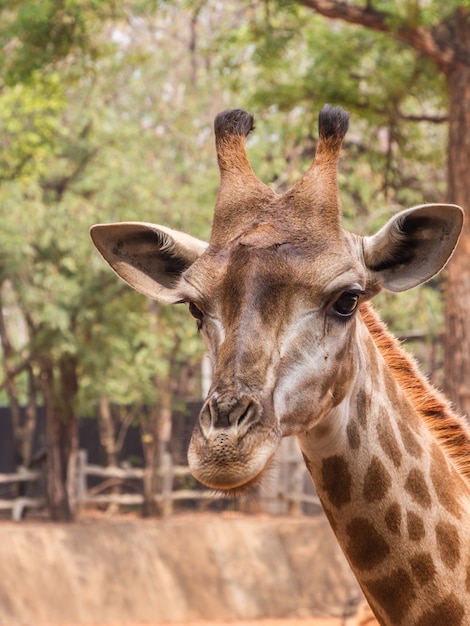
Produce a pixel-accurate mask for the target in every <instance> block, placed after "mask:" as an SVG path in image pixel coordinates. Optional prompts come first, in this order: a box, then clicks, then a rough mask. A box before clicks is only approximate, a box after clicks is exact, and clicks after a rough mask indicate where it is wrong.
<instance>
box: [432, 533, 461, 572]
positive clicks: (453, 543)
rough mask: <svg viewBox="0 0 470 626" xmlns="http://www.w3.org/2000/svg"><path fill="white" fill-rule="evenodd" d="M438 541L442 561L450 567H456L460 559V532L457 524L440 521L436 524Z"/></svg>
mask: <svg viewBox="0 0 470 626" xmlns="http://www.w3.org/2000/svg"><path fill="white" fill-rule="evenodd" d="M436 541H437V549H438V550H439V555H440V557H441V560H442V562H443V563H444V565H446V567H448V568H449V569H454V568H455V566H456V565H457V563H458V562H459V560H460V540H459V533H458V531H457V529H456V528H455V526H453V525H452V524H449V523H448V522H439V524H437V525H436Z"/></svg>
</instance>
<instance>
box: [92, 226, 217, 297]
mask: <svg viewBox="0 0 470 626" xmlns="http://www.w3.org/2000/svg"><path fill="white" fill-rule="evenodd" d="M90 235H91V238H92V240H93V243H94V244H95V246H96V247H97V248H98V250H99V252H100V254H101V255H102V256H103V258H104V259H105V261H107V262H108V263H109V265H110V266H111V267H112V269H113V270H114V271H115V272H116V274H117V275H118V276H120V277H121V278H122V279H123V280H124V281H125V282H126V283H127V284H128V285H130V286H131V287H133V288H134V289H136V290H137V291H140V293H143V294H144V295H146V296H149V297H150V298H153V299H154V300H159V301H160V302H165V303H167V304H173V303H175V302H178V301H179V300H180V299H181V295H180V293H179V289H178V285H179V279H180V276H181V274H182V273H183V272H184V271H185V270H186V269H187V268H188V267H189V266H190V265H192V264H193V263H194V261H196V259H198V258H199V257H200V256H201V254H202V253H203V252H204V250H205V249H206V248H207V245H208V244H207V243H205V242H204V241H201V240H200V239H196V237H192V236H191V235H187V234H185V233H182V232H179V231H176V230H172V229H171V228H166V227H165V226H159V225H157V224H147V223H144V222H120V223H117V224H97V225H95V226H92V227H91V229H90Z"/></svg>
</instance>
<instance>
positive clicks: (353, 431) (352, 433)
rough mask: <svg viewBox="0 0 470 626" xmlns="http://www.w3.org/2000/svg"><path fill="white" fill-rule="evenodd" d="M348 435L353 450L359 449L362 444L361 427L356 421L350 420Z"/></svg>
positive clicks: (347, 428) (347, 429)
mask: <svg viewBox="0 0 470 626" xmlns="http://www.w3.org/2000/svg"><path fill="white" fill-rule="evenodd" d="M346 435H347V437H348V443H349V447H350V448H351V449H352V450H357V449H358V448H359V446H360V445H361V435H360V434H359V428H358V427H357V424H356V422H349V424H348V425H347V427H346Z"/></svg>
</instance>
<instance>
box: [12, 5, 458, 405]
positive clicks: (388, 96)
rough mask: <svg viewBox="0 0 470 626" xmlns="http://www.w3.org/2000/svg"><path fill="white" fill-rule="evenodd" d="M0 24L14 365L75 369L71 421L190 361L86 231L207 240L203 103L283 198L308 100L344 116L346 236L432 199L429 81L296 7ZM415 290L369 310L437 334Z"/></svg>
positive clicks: (304, 156) (209, 170) (176, 321)
mask: <svg viewBox="0 0 470 626" xmlns="http://www.w3.org/2000/svg"><path fill="white" fill-rule="evenodd" d="M386 4H387V6H385V5H386ZM408 4H409V3H408ZM383 5H384V9H386V8H387V7H388V6H389V7H390V11H391V12H392V11H394V13H393V14H394V15H395V16H396V24H397V27H398V26H399V24H400V23H401V22H402V21H403V20H404V19H407V20H408V19H412V18H413V19H420V20H422V21H423V23H429V24H432V23H434V21H435V20H436V15H437V13H436V7H437V3H434V2H430V3H426V7H425V8H423V9H422V10H421V11H420V12H419V15H417V16H416V15H414V16H412V15H411V13H410V11H411V8H410V9H408V8H407V3H404V2H400V3H383ZM450 5H452V7H451V6H450ZM395 7H396V8H397V12H395ZM446 7H447V5H446ZM157 8H158V11H156V9H157ZM454 9H455V3H449V11H450V10H454ZM446 11H447V8H446ZM0 15H1V16H2V18H3V22H2V26H1V27H0V41H1V42H2V44H3V49H4V50H5V54H4V56H3V59H2V61H1V64H0V84H1V86H2V89H1V91H0V120H1V121H0V138H1V140H2V145H3V146H4V151H3V153H2V156H1V158H0V180H1V181H3V185H2V187H1V188H0V211H1V213H2V232H0V250H1V259H2V264H1V265H0V268H1V274H0V277H1V282H2V284H3V285H5V284H6V283H8V284H11V285H12V286H13V289H14V293H15V297H14V298H13V302H14V306H15V307H16V308H17V309H18V310H20V311H21V312H22V316H23V318H24V320H25V324H26V326H27V328H28V329H29V330H28V332H27V333H26V337H25V339H24V342H25V344H26V348H25V350H24V351H23V354H25V353H29V354H31V355H33V356H35V357H36V358H37V357H38V356H40V355H41V354H47V355H49V356H51V357H52V358H53V359H54V360H56V361H57V360H59V359H60V358H61V356H63V355H73V356H75V357H76V358H77V359H78V364H79V365H78V371H79V377H80V394H79V395H80V397H79V401H80V403H81V407H82V408H83V409H84V410H86V411H90V410H91V407H92V406H93V404H94V403H95V402H96V400H97V398H98V397H99V396H100V395H101V394H105V395H107V396H109V397H110V398H111V399H112V400H113V401H115V402H120V403H144V402H154V401H158V395H159V383H161V381H164V380H166V379H167V377H169V376H172V377H177V376H178V372H179V370H180V369H181V368H182V367H183V365H184V364H185V363H186V362H187V361H190V362H195V361H197V360H198V359H199V358H200V356H201V353H202V344H201V342H200V340H199V338H198V337H197V335H196V331H195V328H194V324H193V322H192V320H191V319H190V318H189V316H188V315H187V311H185V309H184V307H162V308H160V309H159V310H158V315H157V313H156V311H155V309H154V307H153V306H152V305H151V304H150V303H149V302H148V301H147V300H146V299H145V298H143V297H142V296H140V295H139V294H136V293H134V292H133V291H131V290H130V289H129V288H127V287H126V286H125V285H123V284H121V283H120V282H119V281H118V280H117V279H116V277H115V276H114V275H113V274H112V273H111V272H110V271H109V268H107V267H106V266H105V264H104V263H103V262H102V260H101V259H100V258H99V257H98V255H97V254H96V252H95V251H94V249H93V248H92V245H91V243H90V240H89V237H88V228H89V226H90V225H91V224H93V223H95V222H106V221H119V220H142V221H154V222H160V223H164V224H168V225H171V226H173V227H176V228H181V229H183V230H187V231H189V232H192V233H193V234H195V235H197V236H200V237H202V238H207V237H208V235H209V231H210V222H211V214H212V207H213V204H214V199H215V194H216V190H217V185H218V172H217V168H216V162H215V154H214V149H213V140H212V137H211V133H212V129H211V125H212V119H213V117H214V115H215V113H216V112H217V111H218V110H221V109H223V108H226V107H228V106H242V107H245V108H248V109H251V110H252V111H254V113H255V115H256V122H257V130H256V133H255V134H254V135H253V136H251V137H250V139H249V151H250V159H251V161H252V162H253V165H254V169H255V170H256V172H257V174H258V175H259V176H260V178H262V179H263V180H265V181H266V182H267V183H269V184H270V185H272V186H273V187H274V188H276V189H279V190H282V189H285V188H287V187H288V186H289V185H291V184H292V183H293V182H295V181H296V180H297V179H298V177H299V176H300V175H301V173H302V172H303V171H304V170H305V169H306V167H308V165H309V163H310V161H311V159H312V157H313V154H314V150H315V143H316V136H317V131H316V124H317V121H316V120H317V115H318V110H319V108H320V107H321V105H322V104H323V103H324V102H326V101H330V102H333V103H338V104H342V105H343V106H345V107H347V108H349V109H350V110H351V112H352V125H351V131H350V133H349V134H348V137H347V141H346V144H345V149H344V156H343V159H342V161H341V167H340V185H341V193H342V198H343V205H344V213H345V223H346V225H347V226H348V227H350V228H351V229H354V230H356V231H358V232H361V233H371V232H373V231H374V230H375V229H376V228H378V227H379V226H380V225H382V224H383V223H384V221H385V220H386V218H387V217H388V215H389V214H390V213H391V212H395V211H396V210H397V209H398V208H399V207H401V206H404V205H411V204H414V203H416V204H417V203H420V202H422V201H434V200H440V199H441V196H442V190H443V185H444V183H443V181H444V176H443V163H444V153H445V150H444V142H445V137H444V133H445V126H444V125H443V124H441V125H435V124H433V123H432V119H431V118H433V117H439V116H443V115H444V114H445V111H446V104H447V102H446V93H445V89H444V85H443V82H442V80H441V79H440V78H439V76H438V75H437V74H436V71H435V68H434V67H433V66H432V65H431V64H430V63H429V62H427V61H425V60H423V59H422V58H419V57H416V56H415V55H414V53H413V52H412V51H411V49H408V48H405V47H403V46H401V45H400V44H398V43H397V42H396V41H394V40H393V39H390V38H387V37H385V36H383V35H381V34H373V33H371V32H369V31H366V30H364V29H361V28H358V27H353V26H347V25H344V24H342V23H337V22H333V23H332V22H327V21H326V20H324V19H322V18H320V17H319V16H317V15H314V14H313V13H312V12H309V11H307V10H306V9H305V8H302V7H301V6H299V5H298V4H297V3H293V2H276V3H274V2H257V3H252V2H247V1H246V2H245V1H244V2H227V3H223V4H222V3H218V2H216V1H215V0H209V1H208V2H201V1H190V0H176V1H174V2H165V3H157V2H156V1H151V0H141V1H139V2H134V1H132V0H127V1H126V2H121V3H117V2H116V3H115V2H106V1H104V0H67V1H63V0H62V1H60V2H59V0H47V1H45V2H40V3H38V2H33V0H24V1H17V2H8V3H6V2H3V3H0ZM137 17H138V19H137ZM418 118H421V119H422V120H423V121H420V122H419V123H418V122H416V121H413V120H415V119H418ZM424 118H426V119H428V120H429V121H425V119H424ZM418 293H419V292H412V294H411V295H409V296H404V298H410V299H409V300H402V299H399V300H390V302H389V301H388V300H387V299H386V298H385V299H384V300H383V301H384V303H385V304H384V309H385V310H386V311H388V312H389V313H390V314H389V313H387V318H389V320H390V322H391V323H392V324H395V325H396V328H397V329H401V328H410V327H413V326H415V324H418V325H419V326H420V327H421V326H423V327H424V326H426V327H427V328H433V329H434V328H437V327H438V324H439V320H440V307H439V301H440V298H439V295H438V292H437V291H436V290H435V289H430V288H427V289H426V290H425V295H423V294H422V293H421V294H420V295H416V294H418ZM394 298H395V296H394ZM393 302H399V304H398V305H397V304H393ZM415 327H416V326H415ZM18 358H20V357H18Z"/></svg>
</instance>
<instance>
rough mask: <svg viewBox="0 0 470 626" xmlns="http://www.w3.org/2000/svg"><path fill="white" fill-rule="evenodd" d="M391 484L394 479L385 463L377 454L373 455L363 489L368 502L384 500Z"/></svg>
mask: <svg viewBox="0 0 470 626" xmlns="http://www.w3.org/2000/svg"><path fill="white" fill-rule="evenodd" d="M391 484H392V479H391V478H390V474H389V473H388V472H387V469H386V468H385V465H384V464H383V463H382V461H381V460H380V459H379V458H378V457H377V456H373V457H372V461H371V463H370V465H369V467H368V468H367V472H366V475H365V478H364V486H363V490H362V493H363V495H364V498H365V500H366V502H377V501H380V500H383V498H384V497H385V495H386V493H387V491H388V490H389V489H390V486H391Z"/></svg>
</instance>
